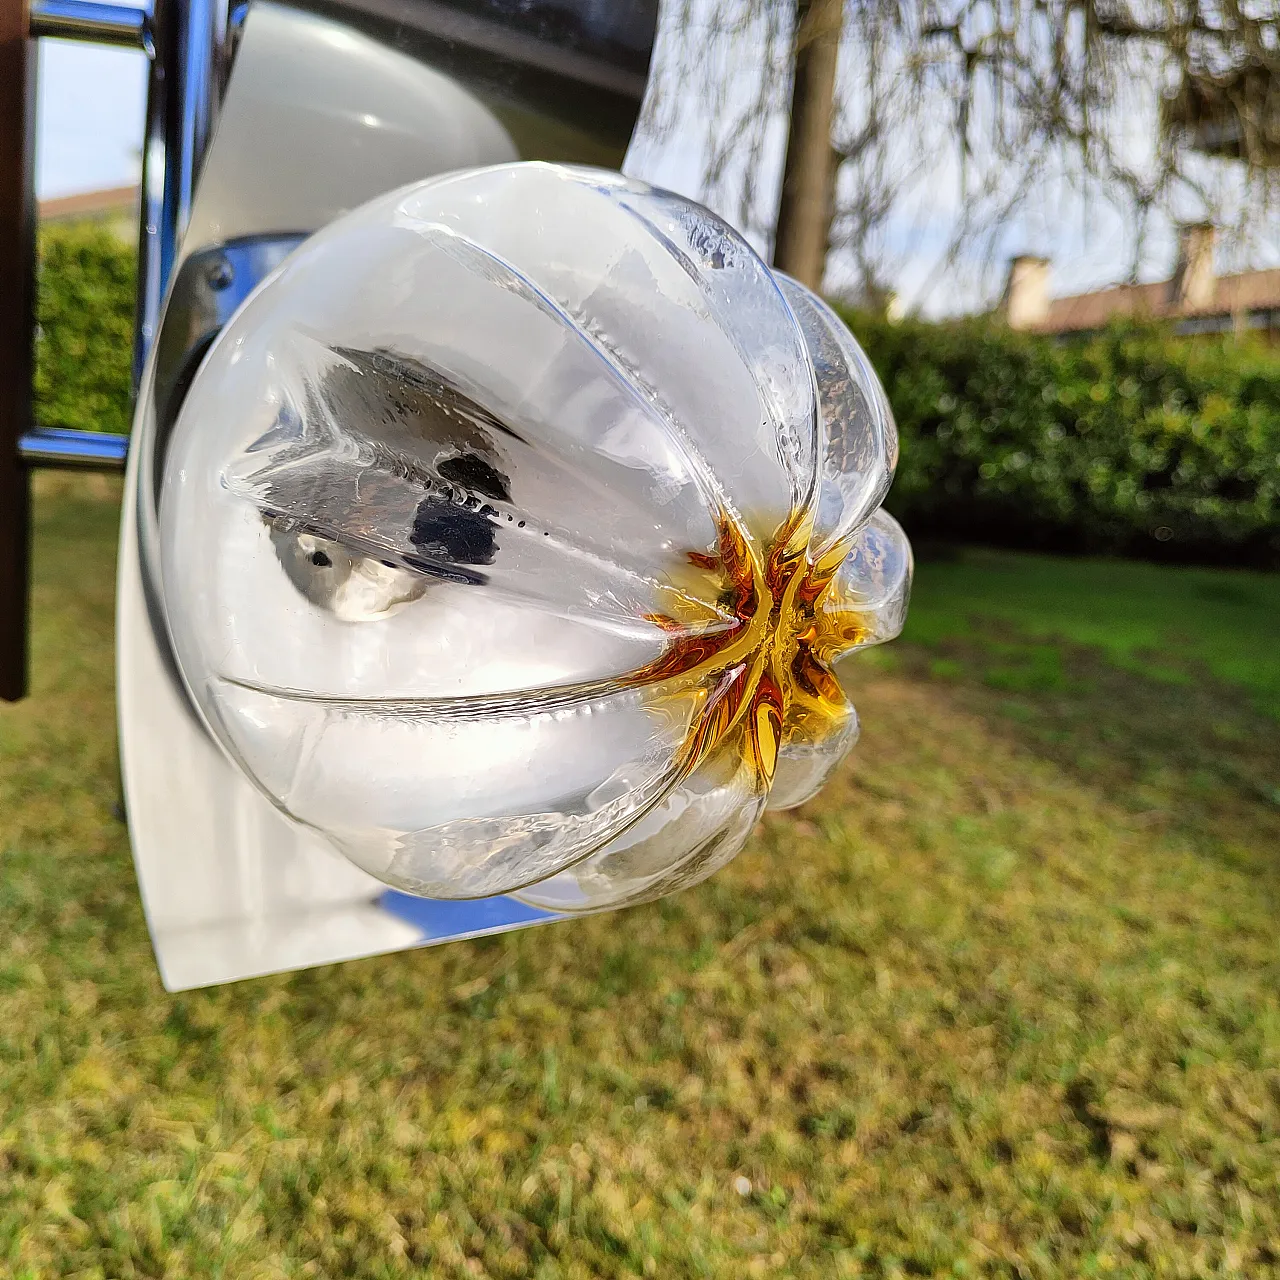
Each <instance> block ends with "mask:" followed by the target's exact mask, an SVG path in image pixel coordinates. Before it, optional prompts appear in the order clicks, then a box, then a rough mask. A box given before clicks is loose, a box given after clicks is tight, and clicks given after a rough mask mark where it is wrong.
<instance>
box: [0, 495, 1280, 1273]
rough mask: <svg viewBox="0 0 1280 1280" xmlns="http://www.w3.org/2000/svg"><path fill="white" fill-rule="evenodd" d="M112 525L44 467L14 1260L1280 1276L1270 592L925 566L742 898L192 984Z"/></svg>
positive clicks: (7, 980)
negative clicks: (816, 788) (125, 708)
mask: <svg viewBox="0 0 1280 1280" xmlns="http://www.w3.org/2000/svg"><path fill="white" fill-rule="evenodd" d="M115 498H116V491H115V487H114V485H113V484H112V483H110V482H107V481H103V480H98V479H61V478H57V477H41V481H40V486H39V497H38V501H37V506H36V517H37V537H36V597H35V598H36V622H35V693H34V696H33V697H32V698H30V699H29V700H28V701H27V702H25V703H23V704H20V705H18V706H14V707H0V1273H2V1274H4V1275H13V1276H15V1277H25V1276H31V1277H35V1276H41V1277H43V1276H54V1275H76V1276H86V1277H87V1276H104V1277H126V1276H192V1277H205V1276H228V1277H242V1276H244V1277H258V1276H261V1277H269V1276H272V1277H274V1276H304V1275H313V1276H321V1277H347V1276H356V1277H370V1278H372V1277H393V1276H394V1277H398V1276H410V1275H428V1274H429V1275H431V1276H442V1277H454V1276H456V1277H472V1276H493V1277H517V1276H536V1277H543V1278H546V1277H553V1276H564V1277H587V1276H594V1275H605V1276H626V1275H655V1276H659V1277H668V1276H679V1277H683V1276H716V1277H732V1278H733V1280H737V1278H738V1277H743V1276H754V1275H765V1276H797V1277H800V1276H804V1277H809V1276H812V1277H819V1276H822V1277H826V1276H842V1275H870V1276H929V1275H937V1276H961V1275H967V1276H1019V1277H1040V1276H1078V1275H1103V1274H1106V1275H1125V1276H1188V1277H1196V1276H1242V1277H1258V1276H1277V1275H1280V999H1278V997H1277V991H1278V989H1280V942H1278V934H1280V930H1278V929H1277V920H1278V919H1280V876H1278V874H1277V872H1278V870H1280V729H1278V728H1277V725H1276V723H1275V721H1274V719H1272V718H1271V717H1270V714H1269V713H1270V712H1272V711H1274V709H1275V707H1276V705H1277V703H1276V699H1277V692H1278V691H1280V646H1278V645H1277V644H1276V643H1275V642H1274V637H1273V635H1272V632H1273V631H1274V629H1275V628H1274V625H1273V624H1274V621H1275V619H1276V618H1277V615H1278V610H1277V603H1278V602H1280V592H1278V589H1277V587H1278V584H1277V580H1276V579H1273V578H1266V577H1258V576H1245V575H1241V574H1234V573H1228V572H1212V571H1202V570H1196V571H1179V570H1168V569H1159V568H1153V567H1150V566H1141V565H1127V564H1115V563H1110V562H1067V561H1058V560H1048V559H1044V558H1033V557H1025V556H1015V555H1010V554H1004V553H1002V554H995V553H977V552H974V553H968V554H965V555H964V556H962V557H961V558H959V559H956V560H954V561H950V562H942V563H931V564H928V565H926V566H924V567H923V568H922V570H921V572H920V575H919V587H918V591H917V596H916V601H915V604H914V614H913V620H912V625H911V630H910V633H909V638H908V640H907V641H906V642H904V643H901V644H898V645H895V646H893V648H891V649H888V650H884V651H881V652H879V653H877V654H873V655H869V656H868V657H867V658H865V659H863V660H862V661H860V662H859V663H857V664H855V665H854V666H853V668H852V670H851V672H850V679H851V682H852V684H853V685H854V688H855V696H856V699H857V701H858V704H859V709H860V711H861V713H862V717H863V723H864V736H863V740H862V744H861V745H860V747H859V749H858V751H857V753H856V755H855V758H854V759H853V760H852V761H851V763H850V765H849V766H848V767H847V768H846V769H845V770H844V771H843V772H842V774H841V775H840V777H839V778H838V779H837V780H836V781H835V782H834V783H833V785H832V786H831V787H830V788H829V789H828V791H827V792H826V793H825V794H824V795H823V796H822V797H821V798H820V799H819V800H817V801H816V802H814V803H812V804H810V805H808V806H806V807H805V808H803V809H801V810H799V811H797V812H795V813H792V814H787V815H779V816H774V817H770V818H769V819H768V820H767V821H766V822H765V823H764V824H763V825H762V827H761V829H760V831H759V832H758V835H757V837H756V839H755V840H754V841H753V843H752V844H751V846H750V847H749V848H748V850H747V851H746V852H745V853H744V854H743V855H742V856H741V857H740V858H739V859H738V860H737V861H736V862H735V863H734V864H733V865H732V866H731V867H729V868H728V869H727V870H726V871H724V872H722V873H721V874H720V875H719V876H717V877H716V878H715V879H714V880H712V881H711V882H709V883H708V884H706V885H703V886H701V887H699V888H697V889H695V890H692V891H690V892H688V893H685V894H683V895H681V896H679V897H677V898H675V899H671V900H668V901H666V902H663V903H659V904H655V905H653V906H649V907H644V908H639V909H636V910H633V911H629V912H626V913H624V914H621V915H615V916H607V917H601V918H597V919H591V920H584V921H579V922H574V923H568V924H560V925H554V926H550V927H547V928H542V929H536V930H530V931H527V932H522V933H517V934H514V935H510V936H508V937H505V938H499V939H492V940H488V941H484V942H477V943H467V944H458V945H454V946H449V947H444V948H440V949H437V950H433V951H423V952H417V953H413V954H405V955H396V956H389V957H384V958H381V959H376V960H370V961H363V962H358V963H352V964H347V965H343V966H338V967H331V968H326V969H321V970H316V971H313V972H309V973H304V974H298V975H293V976H287V977H281V978H272V979H264V980H259V981H252V982H246V983H241V984H238V985H235V986H232V987H226V988H221V989H217V990H212V991H203V992H195V993H190V994H186V995H179V996H170V995H167V994H165V992H164V991H163V989H162V988H161V986H160V983H159V980H158V978H157V977H156V973H155V969H154V966H153V964H152V960H151V955H150V949H149V946H148V942H147V937H146V931H145V928H144V925H143V920H142V913H141V909H140V907H139V904H138V901H137V897H136V890H135V885H134V880H133V873H132V868H131V865H130V862H129V856H128V845H127V837H126V833H125V830H124V827H123V826H122V825H121V823H120V821H119V820H118V818H117V817H116V816H115V814H116V812H117V810H116V805H117V801H118V783H117V779H116V773H115V769H116V764H115V747H114V723H113V706H112V698H111V644H112V635H111V632H112V624H111V613H112V583H111V578H112V565H113V562H114V554H115V552H114V542H113V530H114V525H115V512H114V505H113V504H114V501H115Z"/></svg>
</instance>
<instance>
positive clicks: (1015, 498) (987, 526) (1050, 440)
mask: <svg viewBox="0 0 1280 1280" xmlns="http://www.w3.org/2000/svg"><path fill="white" fill-rule="evenodd" d="M846 319H847V320H848V321H849V323H850V326H851V327H852V328H853V330H854V332H855V333H856V334H857V335H858V337H859V339H860V340H861V342H862V343H863V345H864V347H865V348H866V351H867V354H868V355H869V356H870V358H871V360H872V362H873V363H874V364H875V366H876V368H877V369H878V370H879V372H880V376H881V378H882V379H883V380H884V384H885V389H886V391H887V392H888V395H889V399H890V402H891V403H892V405H893V410H894V414H895V416H896V417H897V420H898V427H899V429H900V431H901V433H902V461H901V464H900V466H899V469H898V477H897V481H896V483H895V485H894V488H893V492H892V493H891V495H890V498H889V503H888V505H889V507H890V509H891V510H893V512H894V513H895V514H896V515H897V516H898V517H899V518H900V519H901V520H902V521H903V523H904V524H905V525H906V526H907V528H908V529H909V530H910V531H911V532H912V533H913V534H915V535H916V536H917V537H920V538H922V539H926V540H932V539H939V540H978V541H986V542H994V543H999V544H1004V545H1012V546H1023V547H1026V546H1032V547H1041V548H1045V549H1049V550H1058V551H1072V552H1116V553H1120V554H1126V555H1141V556H1148V557H1155V558H1160V559H1176V560H1184V561H1186V560H1210V561H1215V560H1216V561H1225V562H1229V563H1230V562H1235V563H1250V564H1261V565H1268V566H1278V565H1280V359H1277V355H1276V354H1275V353H1269V352H1268V351H1267V350H1266V349H1265V348H1262V347H1260V346H1257V345H1254V344H1250V343H1240V344H1236V343H1234V342H1230V341H1227V342H1223V341H1212V342H1206V341H1192V340H1187V339H1179V338H1174V337H1172V336H1171V335H1169V333H1168V332H1167V331H1166V330H1163V329H1161V328H1158V327H1154V326H1136V325H1127V326H1123V327H1116V328H1113V329H1109V330H1107V331H1106V332H1104V333H1102V334H1099V335H1097V336H1095V337H1092V338H1090V339H1087V340H1076V341H1070V342H1058V343H1055V342H1053V341H1051V340H1048V339H1045V338H1040V337H1035V336H1031V335H1027V334H1018V333H1013V332H1011V331H1009V330H1008V329H1006V328H1003V327H1002V326H997V325H994V324H992V323H991V322H989V321H985V320H978V319H974V320H966V321H962V322H959V323H953V324H942V325H936V324H925V323H922V322H916V321H908V322H906V323H903V324H896V325H895V324H889V323H887V322H886V321H884V320H879V319H875V318H871V317H868V316H864V315H860V314H857V313H847V314H846Z"/></svg>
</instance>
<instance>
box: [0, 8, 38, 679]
mask: <svg viewBox="0 0 1280 1280" xmlns="http://www.w3.org/2000/svg"><path fill="white" fill-rule="evenodd" d="M35 69H36V68H35V42H34V41H32V40H31V39H29V38H28V31H27V5H26V0H0V698H3V699H5V700H7V701H13V700H15V699H17V698H21V697H22V696H23V695H24V694H25V693H26V691H27V609H28V596H29V581H28V566H29V562H30V539H31V534H30V511H29V508H30V488H29V485H28V476H27V468H26V465H25V464H24V463H23V461H22V459H21V458H20V457H19V456H18V440H19V439H20V437H21V436H22V435H23V433H24V432H26V431H27V429H28V428H29V427H30V425H31V374H32V337H33V333H34V330H35V325H34V315H33V312H34V307H35V199H34V181H33V168H32V161H33V156H34V151H35V80H36V77H35Z"/></svg>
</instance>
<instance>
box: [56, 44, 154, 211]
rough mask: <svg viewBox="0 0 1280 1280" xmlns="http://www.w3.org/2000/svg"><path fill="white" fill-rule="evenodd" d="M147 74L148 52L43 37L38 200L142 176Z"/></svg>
mask: <svg viewBox="0 0 1280 1280" xmlns="http://www.w3.org/2000/svg"><path fill="white" fill-rule="evenodd" d="M146 75H147V67H146V60H145V59H144V58H143V56H142V54H140V53H134V52H132V51H131V50H128V49H105V48H95V47H93V46H90V45H83V44H74V43H72V42H71V41H68V40H41V41H40V70H39V73H38V79H37V81H36V85H37V93H38V105H37V108H36V196H37V197H38V198H39V199H41V200H48V199H52V198H54V197H57V196H65V195H72V194H74V193H75V192H78V191H97V190H100V189H102V188H104V187H123V186H127V185H128V184H130V183H133V182H137V181H138V177H139V174H140V173H141V169H142V161H141V154H142V150H141V148H142V122H143V107H144V102H145V98H146V83H147V82H146Z"/></svg>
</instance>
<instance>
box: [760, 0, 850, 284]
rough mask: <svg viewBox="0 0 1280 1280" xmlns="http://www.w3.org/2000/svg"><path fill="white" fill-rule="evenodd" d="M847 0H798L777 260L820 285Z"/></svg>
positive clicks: (828, 230) (775, 242) (775, 243)
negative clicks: (841, 33)
mask: <svg viewBox="0 0 1280 1280" xmlns="http://www.w3.org/2000/svg"><path fill="white" fill-rule="evenodd" d="M843 24H844V0H796V23H795V79H794V82H793V84H792V89H791V122H790V126H789V128H788V130H787V159H786V163H785V165H784V166H783V170H782V196H781V198H780V199H779V201H778V225H777V230H776V232H775V235H774V240H773V264H774V266H776V267H777V268H778V269H779V270H781V271H785V272H786V273H787V274H788V275H791V276H794V277H795V278H796V279H797V280H799V281H800V282H801V284H806V285H808V286H809V288H810V289H815V290H816V289H819V288H820V287H821V285H822V274H823V270H824V268H825V267H826V262H827V240H828V238H829V236H830V234H831V216H832V205H833V203H834V194H835V193H834V191H833V186H834V181H833V180H834V177H835V173H834V166H833V164H832V152H831V120H832V116H833V114H834V110H835V93H836V62H837V61H838V59H839V56H840V32H841V28H842V27H843Z"/></svg>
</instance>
